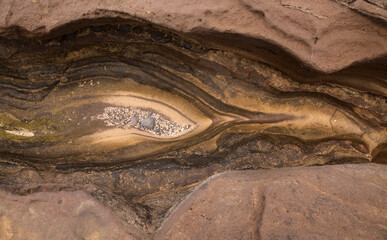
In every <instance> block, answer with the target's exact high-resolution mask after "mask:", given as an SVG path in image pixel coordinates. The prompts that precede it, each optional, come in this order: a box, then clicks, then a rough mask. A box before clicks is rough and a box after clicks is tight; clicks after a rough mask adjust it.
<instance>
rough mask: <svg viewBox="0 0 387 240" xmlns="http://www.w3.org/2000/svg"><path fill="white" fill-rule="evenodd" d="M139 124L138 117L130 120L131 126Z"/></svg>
mask: <svg viewBox="0 0 387 240" xmlns="http://www.w3.org/2000/svg"><path fill="white" fill-rule="evenodd" d="M137 123H138V118H137V117H136V116H134V117H132V119H131V120H130V125H132V126H136V124H137Z"/></svg>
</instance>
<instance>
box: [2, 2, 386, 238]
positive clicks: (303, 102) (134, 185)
mask: <svg viewBox="0 0 387 240" xmlns="http://www.w3.org/2000/svg"><path fill="white" fill-rule="evenodd" d="M385 16H386V7H385V4H384V3H383V2H382V1H380V0H367V1H360V0H358V1H353V0H351V1H347V0H336V1H333V0H332V1H330V0H319V1H306V0H277V1H269V0H267V1H262V0H256V1H253V0H239V1H228V0H214V1H204V0H194V1H186V0H182V1H177V2H176V1H175V2H173V1H170V0H159V1H156V0H150V1H134V0H127V1H123V0H113V1H86V0H80V1H75V0H68V1H58V0H54V1H49V0H31V1H21V0H13V1H11V0H3V1H0V188H1V189H4V190H6V191H8V192H11V193H12V194H15V195H14V196H13V197H14V198H15V199H24V200H20V201H24V204H23V207H25V206H27V205H34V203H33V201H32V202H31V201H29V200H28V198H27V197H19V196H16V195H20V196H26V195H29V196H32V195H33V194H38V196H43V197H44V196H51V195H50V194H53V195H52V196H54V195H55V196H56V194H59V195H61V194H67V193H64V192H63V191H67V192H68V194H70V193H71V194H75V193H78V192H79V191H80V192H82V194H83V193H84V195H82V196H87V197H85V198H88V197H90V196H92V197H93V199H94V200H96V201H98V202H100V203H101V204H102V205H103V206H104V207H105V208H106V209H110V210H111V211H112V212H113V214H114V215H115V216H117V219H120V220H123V221H124V222H126V223H129V224H130V225H131V226H132V227H133V229H134V230H133V231H134V232H136V231H137V230H136V229H140V230H139V231H140V232H145V233H147V234H149V236H153V235H154V234H155V231H156V230H157V229H158V228H159V227H160V225H161V223H162V222H163V221H164V218H165V216H166V215H167V212H168V211H169V209H171V207H172V206H174V205H175V204H176V203H177V202H178V201H179V200H180V199H182V198H183V197H184V196H185V195H186V194H187V193H189V192H190V191H191V190H192V189H193V188H194V187H195V186H197V185H198V184H200V183H201V182H202V181H204V180H205V179H207V178H208V177H210V176H212V175H214V174H217V173H221V172H225V171H230V170H246V169H251V170H252V169H260V168H266V169H272V168H279V167H297V166H312V165H324V164H340V163H341V164H344V163H368V162H375V163H387V116H386V109H387V107H386V106H387V105H386V97H387V84H386V83H387V78H386V77H387V68H386V63H387V57H386V56H387V38H386V33H387V27H386V26H387V25H386V17H385ZM366 168H367V167H366ZM322 169H325V168H322ZM367 169H368V168H367ZM380 169H384V167H383V166H381V167H380ZM287 171H288V170H287ZM289 171H290V170H289ZM292 171H293V170H292ZM294 171H297V170H294ZM374 171H375V172H376V173H377V172H378V170H375V169H374ZM263 172H265V171H263ZM265 174H266V173H265ZM343 174H344V173H343ZM267 175H269V173H267ZM344 175H345V174H344ZM337 177H339V176H337ZM370 178H372V177H370ZM257 181H258V180H257ZM367 181H371V180H367ZM342 182H343V183H345V182H346V181H345V180H343V181H342ZM246 184H247V185H248V182H247V183H246ZM332 184H333V182H332ZM335 184H336V183H335ZM89 185H90V186H93V189H90V188H89V187H88V186H89ZM247 185H246V186H247ZM360 185H361V184H360ZM242 186H243V184H242ZM348 186H352V185H348ZM277 188H279V187H278V186H277ZM243 189H244V188H241V189H240V191H242V192H243V191H245V190H243ZM302 190H303V191H304V190H305V192H308V191H309V190H310V189H308V188H307V186H304V188H302ZM222 191H223V190H222ZM224 191H225V192H226V193H227V191H228V190H227V188H225V189H224ZM246 191H247V190H246ZM257 191H258V190H257ZM265 191H266V190H265ZM45 192H47V194H48V193H50V194H48V195H44V194H43V193H45ZM57 192H59V193H57ZM258 192H259V193H261V192H262V193H263V190H262V191H261V190H259V191H258ZM40 193H41V194H43V195H39V194H40ZM31 194H32V195H31ZM71 194H70V195H71ZM265 194H268V195H267V196H268V197H269V196H270V194H269V192H268V191H266V192H265ZM284 194H285V190H284ZM289 194H290V195H291V194H293V193H289ZM369 195H370V197H371V198H373V197H375V198H377V196H373V195H372V194H371V193H370V194H369ZM4 196H5V195H4ZM33 196H37V195H33ZM66 196H67V195H66ZM292 196H293V195H292ZM305 196H309V195H305ZM310 196H311V199H312V200H313V199H314V198H312V197H313V196H312V195H310ZM354 196H355V197H356V196H357V195H354ZM282 197H284V198H285V196H284V195H283V196H282ZM295 197H297V196H295ZM25 199H27V200H25ZM249 199H250V198H248V197H243V198H242V199H241V201H246V203H248V201H250V200H249ZM294 199H295V198H294ZM94 200H93V201H94ZM256 200H257V202H258V203H262V201H261V200H260V198H259V196H258V197H257V198H256ZM7 201H8V200H7ZM81 201H83V200H81ZM50 204H51V203H50ZM50 204H48V205H47V208H48V209H49V208H51V207H52V206H56V205H52V204H51V205H50ZM74 204H81V203H79V202H77V203H74ZM324 204H325V203H324ZM343 204H344V205H345V204H346V203H343ZM24 205H25V206H24ZM344 205H340V206H342V210H343V212H345V211H344V210H345V209H348V211H350V212H352V211H353V208H352V205H345V206H344ZM259 206H260V205H259ZM219 207H221V204H220V205H219ZM307 207H308V209H310V207H311V206H307ZM328 207H329V206H328ZM25 209H27V208H25ZM254 209H255V206H254ZM214 210H216V208H214ZM93 211H94V210H93ZM95 211H105V210H102V208H101V209H99V210H98V209H95ZM246 211H247V210H246ZM300 211H301V210H300ZM302 211H306V209H302ZM224 213H227V212H224ZM9 214H11V213H9ZM106 214H107V213H106ZM176 214H177V213H175V215H176ZM222 214H223V213H222ZM11 215H12V214H11ZM19 216H21V215H17V216H16V215H15V219H14V220H15V221H16V219H17V218H18V217H19ZM324 216H325V215H324ZM327 216H328V215H326V216H325V217H327ZM362 216H363V215H362ZM52 217H53V218H59V219H62V220H63V222H66V221H69V222H72V220H68V219H67V218H65V217H64V216H59V215H58V216H52ZM78 217H79V216H78V215H76V214H75V215H74V219H75V220H74V221H75V222H76V221H78V220H76V219H78ZM292 217H293V219H294V221H298V220H299V219H297V218H296V217H295V216H292ZM109 218H110V217H108V219H109ZM4 219H8V220H4V221H5V222H6V223H7V224H8V223H9V218H8V217H7V218H4ZM265 219H267V217H266V218H265ZM324 219H325V218H324ZM12 221H13V220H12ZM25 221H26V222H28V221H30V220H28V219H26V220H25ZM79 221H81V220H79ZM98 221H99V220H98ZM101 221H102V220H101ZM112 221H113V222H114V221H115V220H112ZM117 221H118V220H117ZM167 222H169V221H167ZM7 224H6V225H5V226H6V227H4V229H9V227H8V225H9V224H8V225H7ZM117 224H118V223H117ZM120 224H121V223H120ZM176 224H178V223H176ZM225 224H226V223H225ZM72 226H73V225H71V224H70V225H66V229H67V230H66V231H67V232H71V231H73V230H74V229H73V227H72ZM106 226H107V227H108V228H107V229H102V230H103V231H105V230H106V231H111V229H115V227H114V226H118V225H115V224H113V225H106ZM165 226H168V224H166V225H165ZM221 226H222V225H219V227H221ZM305 226H306V225H305ZM321 226H323V227H326V226H327V225H324V224H321ZM378 226H380V225H378ZM119 228H121V227H119ZM214 229H215V228H214ZM231 229H232V227H231V228H230V230H231ZM294 229H295V230H297V228H294ZM300 229H301V228H300ZM306 229H309V228H306ZM370 229H373V228H372V227H370ZM27 230H28V229H27ZM102 230H101V231H102ZM130 231H131V230H130ZM214 231H215V230H214ZM289 231H290V230H289ZM297 231H298V230H297ZM300 231H301V230H300ZM300 231H298V232H300ZM6 232H7V234H8V230H6ZM162 232H163V231H162V230H160V234H161V233H162ZM15 234H16V233H15ZM120 234H121V233H120ZM122 234H125V233H122ZM139 234H140V233H139ZM168 234H174V233H173V232H170V231H169V230H168ZM230 234H231V233H230ZM15 236H16V235H15ZM93 236H94V235H93ZM101 236H102V237H103V235H101ZM159 236H161V235H159Z"/></svg>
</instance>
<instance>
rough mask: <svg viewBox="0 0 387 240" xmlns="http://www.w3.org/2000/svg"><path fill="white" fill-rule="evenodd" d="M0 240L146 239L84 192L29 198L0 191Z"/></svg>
mask: <svg viewBox="0 0 387 240" xmlns="http://www.w3.org/2000/svg"><path fill="white" fill-rule="evenodd" d="M0 202H1V205H0V239H1V240H5V239H7V240H8V239H20V240H22V239H41V240H44V239H47V240H48V239H63V240H64V239H66V240H68V239H88V240H92V239H93V240H97V239H101V240H104V239H117V240H118V239H122V240H123V239H136V240H137V239H146V238H147V236H146V235H145V234H144V233H143V232H141V231H140V230H138V229H135V228H133V227H132V226H130V225H128V224H126V223H125V222H123V221H122V220H120V219H119V218H117V217H116V216H115V215H114V214H113V213H112V212H111V211H110V210H109V209H107V208H105V207H104V206H103V205H102V204H101V203H99V202H98V201H96V200H95V199H93V197H91V196H90V195H88V194H86V193H85V192H82V191H75V192H65V191H59V192H41V193H34V194H30V195H27V196H18V195H13V194H10V193H8V192H5V191H2V190H0Z"/></svg>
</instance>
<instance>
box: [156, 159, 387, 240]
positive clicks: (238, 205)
mask: <svg viewBox="0 0 387 240" xmlns="http://www.w3.org/2000/svg"><path fill="white" fill-rule="evenodd" d="M386 237H387V166H385V165H374V164H368V165H341V166H322V167H308V168H292V169H291V168H284V169H277V170H253V171H243V172H241V171H238V172H228V173H222V174H219V175H216V176H214V177H211V178H210V179H209V180H207V181H205V182H203V183H202V184H200V185H199V186H197V187H196V188H195V190H194V191H193V192H192V193H191V194H189V195H188V196H187V197H186V199H184V200H183V201H182V202H181V203H180V204H179V205H178V206H177V207H176V208H175V210H174V211H173V212H172V214H171V215H170V216H169V218H168V219H167V220H166V221H165V222H164V223H163V224H162V227H161V229H160V231H159V233H158V234H157V236H156V239H381V240H382V239H386Z"/></svg>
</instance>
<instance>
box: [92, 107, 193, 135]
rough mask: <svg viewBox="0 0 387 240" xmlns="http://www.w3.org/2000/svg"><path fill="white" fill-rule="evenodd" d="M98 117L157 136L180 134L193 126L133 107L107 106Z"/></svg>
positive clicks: (109, 122)
mask: <svg viewBox="0 0 387 240" xmlns="http://www.w3.org/2000/svg"><path fill="white" fill-rule="evenodd" d="M96 119H100V120H105V123H106V125H107V126H124V127H134V128H137V129H139V130H142V131H146V132H149V133H152V134H154V135H157V136H179V135H182V134H183V133H184V132H186V131H187V130H189V129H190V128H191V125H187V124H181V125H180V124H178V123H177V122H172V121H169V120H167V119H165V118H163V117H162V116H161V115H160V114H158V113H155V112H152V111H148V110H142V109H138V108H132V107H129V108H122V107H106V108H105V109H104V113H102V114H100V115H98V116H97V117H96Z"/></svg>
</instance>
